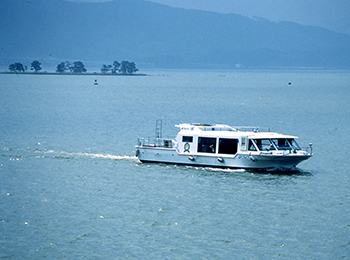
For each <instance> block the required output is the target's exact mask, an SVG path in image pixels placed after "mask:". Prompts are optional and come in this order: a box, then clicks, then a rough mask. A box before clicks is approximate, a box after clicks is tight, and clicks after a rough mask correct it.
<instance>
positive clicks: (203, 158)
mask: <svg viewBox="0 0 350 260" xmlns="http://www.w3.org/2000/svg"><path fill="white" fill-rule="evenodd" d="M176 127H179V128H180V131H179V133H178V134H177V136H176V137H175V139H164V138H162V136H161V123H159V122H157V127H156V138H155V140H154V142H153V143H151V142H150V140H149V139H145V138H139V139H138V141H137V145H136V156H137V157H138V159H139V160H140V161H141V162H152V163H170V164H183V165H192V166H203V167H204V166H205V167H220V168H239V169H259V170H268V169H272V170H290V169H295V167H296V166H297V165H298V164H299V163H300V162H302V161H304V160H307V159H309V158H310V157H311V156H312V155H313V153H312V144H309V147H308V148H306V149H302V148H300V146H299V145H298V143H297V142H296V139H297V137H296V136H292V135H283V134H279V133H274V132H270V130H269V129H265V130H264V131H262V130H261V129H260V128H258V127H231V126H228V125H221V124H213V125H212V124H179V125H176Z"/></svg>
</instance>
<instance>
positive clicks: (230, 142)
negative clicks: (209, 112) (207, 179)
mask: <svg viewBox="0 0 350 260" xmlns="http://www.w3.org/2000/svg"><path fill="white" fill-rule="evenodd" d="M237 144H238V139H226V138H220V139H219V153H223V154H236V153H237Z"/></svg>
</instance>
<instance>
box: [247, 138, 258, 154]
mask: <svg viewBox="0 0 350 260" xmlns="http://www.w3.org/2000/svg"><path fill="white" fill-rule="evenodd" d="M254 143H255V142H254V140H251V139H249V149H248V150H249V151H256V150H257V149H256V146H255V144H254Z"/></svg>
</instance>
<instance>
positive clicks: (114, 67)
mask: <svg viewBox="0 0 350 260" xmlns="http://www.w3.org/2000/svg"><path fill="white" fill-rule="evenodd" d="M120 65H121V64H120V63H119V62H118V61H116V60H115V61H114V62H113V69H112V73H117V71H119V67H120Z"/></svg>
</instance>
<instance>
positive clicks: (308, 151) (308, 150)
mask: <svg viewBox="0 0 350 260" xmlns="http://www.w3.org/2000/svg"><path fill="white" fill-rule="evenodd" d="M301 150H303V151H305V152H307V153H308V154H313V149H312V143H309V146H305V147H301Z"/></svg>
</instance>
